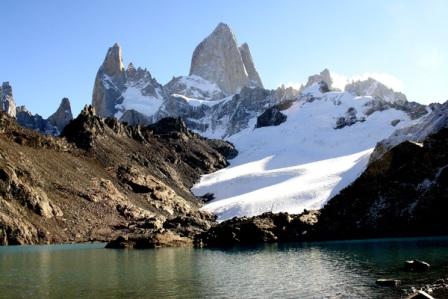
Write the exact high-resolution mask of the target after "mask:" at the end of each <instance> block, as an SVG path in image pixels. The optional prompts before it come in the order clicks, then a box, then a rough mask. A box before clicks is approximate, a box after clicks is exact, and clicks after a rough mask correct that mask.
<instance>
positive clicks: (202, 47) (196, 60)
mask: <svg viewBox="0 0 448 299" xmlns="http://www.w3.org/2000/svg"><path fill="white" fill-rule="evenodd" d="M241 49H242V52H243V53H241V50H240V48H239V47H238V43H237V40H236V37H235V35H234V34H233V32H232V30H231V29H230V27H229V26H228V25H227V24H224V23H219V24H218V26H217V27H216V28H215V30H213V32H212V33H211V34H210V35H209V36H208V37H206V38H205V39H204V40H203V41H202V42H201V43H200V44H199V45H198V46H197V47H196V49H195V50H194V52H193V57H192V59H191V68H190V75H196V76H199V77H202V78H204V79H206V80H208V81H210V82H212V83H215V84H216V85H218V87H219V88H220V89H221V90H222V91H223V92H224V93H225V94H227V95H230V94H234V93H237V92H239V91H240V90H241V88H243V87H244V86H246V85H248V83H251V81H254V82H257V84H256V85H258V86H260V85H261V80H259V77H258V74H257V73H256V70H255V66H254V64H253V61H252V57H251V55H250V51H249V50H248V49H249V47H248V46H247V45H246V46H245V45H243V46H242V48H241ZM246 65H247V67H246ZM257 77H258V78H257Z"/></svg>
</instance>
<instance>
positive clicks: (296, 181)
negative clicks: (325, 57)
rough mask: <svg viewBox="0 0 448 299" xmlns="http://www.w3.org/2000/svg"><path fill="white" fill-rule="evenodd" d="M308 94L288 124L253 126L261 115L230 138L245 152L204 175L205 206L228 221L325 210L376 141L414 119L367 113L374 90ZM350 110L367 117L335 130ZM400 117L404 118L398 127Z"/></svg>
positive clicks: (198, 190) (197, 189)
mask: <svg viewBox="0 0 448 299" xmlns="http://www.w3.org/2000/svg"><path fill="white" fill-rule="evenodd" d="M308 93H309V94H310V95H312V96H314V97H315V98H314V99H313V100H311V101H310V100H309V98H308V100H299V101H298V102H296V103H295V104H294V105H293V106H292V107H290V108H289V109H288V110H286V111H283V113H284V114H286V115H287V121H286V122H285V123H283V124H281V125H279V126H273V127H264V128H258V129H253V128H254V125H255V119H254V120H253V121H252V123H253V125H251V128H250V129H246V130H244V131H241V132H240V133H237V134H236V135H233V136H231V137H230V138H229V139H228V141H230V142H232V143H233V144H234V145H235V146H236V148H237V150H238V151H239V155H238V156H237V157H236V158H235V159H233V160H231V161H230V166H229V167H227V168H225V169H222V170H220V171H217V172H215V173H212V174H208V175H205V176H203V177H202V178H201V180H200V181H199V182H198V183H197V184H196V185H195V186H194V187H193V189H192V191H193V192H194V193H195V194H196V195H198V196H200V195H204V194H205V193H213V194H214V195H215V199H214V200H213V201H211V202H210V203H208V204H206V205H205V206H204V207H203V209H204V210H206V211H209V212H212V213H214V214H216V215H217V216H218V220H220V221H221V220H226V219H229V218H232V217H235V216H254V215H259V214H261V213H264V212H269V211H272V212H289V213H300V212H302V211H303V210H304V209H314V208H320V207H322V206H323V205H324V204H325V203H326V202H327V201H328V200H329V199H330V198H331V197H333V196H334V195H336V194H337V193H338V192H339V191H340V190H342V189H343V188H344V187H346V186H348V185H349V184H350V183H351V182H353V181H354V180H355V179H356V178H357V177H358V176H359V175H360V174H361V173H362V171H363V170H364V169H365V167H366V165H367V162H368V159H369V156H370V154H371V152H372V150H373V148H374V146H375V144H376V143H377V142H379V141H380V140H382V139H384V138H387V137H388V136H389V135H391V134H392V132H393V131H395V130H396V129H398V128H403V127H405V126H408V125H410V124H412V123H413V122H412V121H411V120H410V118H409V116H408V115H407V114H406V113H404V112H402V111H399V110H395V109H388V110H384V111H381V112H374V113H373V114H371V115H369V116H367V115H365V114H364V113H363V112H364V111H366V110H367V107H366V106H365V104H366V103H367V102H369V101H371V100H372V98H371V97H368V96H366V97H355V96H353V95H351V94H349V93H346V92H328V93H324V94H321V93H320V92H319V91H318V90H317V89H316V86H313V87H310V89H309V90H308ZM349 108H355V109H356V111H357V117H358V118H361V117H365V118H366V120H365V121H364V122H357V123H355V124H353V125H351V126H346V127H344V128H342V129H334V127H335V124H336V120H337V118H339V117H341V116H344V115H345V114H346V112H347V110H348V109H349ZM394 120H400V122H399V123H398V125H396V126H395V127H394V126H392V125H391V122H392V121H394Z"/></svg>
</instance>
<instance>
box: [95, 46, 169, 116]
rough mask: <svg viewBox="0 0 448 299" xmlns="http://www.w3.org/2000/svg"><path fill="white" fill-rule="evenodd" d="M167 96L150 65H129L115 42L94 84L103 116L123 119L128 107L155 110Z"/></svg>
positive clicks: (99, 108)
mask: <svg viewBox="0 0 448 299" xmlns="http://www.w3.org/2000/svg"><path fill="white" fill-rule="evenodd" d="M162 99H163V90H162V86H161V85H160V84H159V83H158V82H157V81H156V80H155V79H154V78H152V77H151V74H150V73H149V71H147V70H146V69H142V68H140V67H138V68H135V66H134V65H133V64H132V63H130V64H129V65H128V67H127V69H125V67H124V65H123V59H122V51H121V48H120V46H119V45H118V44H114V45H113V46H112V47H111V48H109V50H108V51H107V54H106V57H105V59H104V62H103V64H102V65H101V66H100V68H99V69H98V72H97V75H96V78H95V85H94V87H93V95H92V105H93V106H94V107H95V109H96V111H97V113H98V115H99V116H101V117H109V116H115V117H116V118H117V119H120V118H121V116H122V115H123V114H124V113H125V112H126V110H131V109H134V110H137V111H139V112H141V113H143V114H145V115H147V116H150V115H152V114H154V113H155V112H156V111H157V109H158V107H159V106H160V105H161V102H162Z"/></svg>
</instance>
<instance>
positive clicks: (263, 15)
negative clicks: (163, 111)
mask: <svg viewBox="0 0 448 299" xmlns="http://www.w3.org/2000/svg"><path fill="white" fill-rule="evenodd" d="M1 10H2V12H1V17H0V28H1V44H0V57H1V63H0V81H10V82H11V84H12V86H13V90H14V95H15V99H16V101H17V102H18V104H19V105H26V106H27V107H28V108H29V109H30V110H31V111H32V112H34V113H39V114H41V115H43V116H48V115H49V114H51V113H52V112H53V111H54V110H55V109H56V108H57V105H58V104H59V101H60V100H61V98H62V97H69V98H70V99H71V101H72V108H73V110H74V113H75V114H77V113H78V112H79V110H80V109H81V108H82V106H83V105H85V104H87V103H90V102H91V93H92V88H93V82H94V78H95V74H96V71H97V69H98V67H99V65H100V64H101V62H102V61H103V59H104V55H105V53H106V50H107V48H108V47H109V46H111V45H112V44H113V43H114V42H119V43H120V45H121V46H122V48H123V56H124V62H125V64H127V63H129V62H133V63H134V64H135V65H136V66H142V67H147V68H148V70H150V72H151V73H152V75H153V76H154V77H155V78H156V79H157V80H158V81H159V82H160V83H162V84H164V83H166V82H167V81H168V80H169V79H171V77H172V76H173V75H186V74H188V71H189V66H190V59H191V54H192V52H193V50H194V48H195V46H196V45H197V44H198V43H199V42H200V41H201V40H202V39H203V38H204V37H205V36H207V35H208V34H209V33H210V32H211V31H212V30H213V29H214V27H215V26H216V25H217V24H218V23H219V22H221V21H222V22H225V23H228V24H229V25H230V26H231V28H232V29H233V31H234V32H235V34H236V36H237V39H238V41H239V42H240V43H242V42H248V44H249V46H250V48H251V51H252V55H253V57H254V60H255V64H256V66H257V68H258V71H259V73H260V75H261V77H262V80H263V82H264V84H265V86H266V87H268V88H275V87H277V86H279V85H280V84H282V83H287V84H297V83H300V82H303V81H304V80H306V78H307V76H308V75H311V74H314V73H317V72H319V71H321V70H322V69H323V68H325V67H327V68H329V69H330V70H331V71H334V72H336V73H338V74H340V75H345V76H349V77H351V76H360V75H363V74H376V76H378V77H382V78H386V79H385V80H386V81H387V80H389V81H390V82H392V83H394V86H398V87H399V88H400V89H402V91H403V92H405V93H406V94H407V95H408V98H410V99H412V100H417V101H420V102H431V101H444V100H447V99H448V17H447V15H448V1H443V0H440V1H429V0H427V1H418V0H413V1H408V0H401V1H393V0H374V1H373V0H372V1H368V0H365V1H356V0H353V1H344V0H338V1H336V0H334V1H298V0H290V1H288V0H276V1H273V0H272V1H263V0H245V1H241V0H234V1H211V0H203V1H201V0H190V1H186V0H178V1H174V0H173V1H169V0H163V1H162V0H161V1H155V0H154V1H149V0H148V1H131V0H130V1H115V0H107V1H106V0H104V1H100V0H96V1H93V0H76V1H68V0H67V1H56V0H54V1H49V0H48V1H44V0H42V1H34V0H28V1H24V0H23V1H22V0H2V1H1ZM396 78H398V79H396Z"/></svg>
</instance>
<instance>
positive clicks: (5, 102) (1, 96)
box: [0, 82, 16, 117]
mask: <svg viewBox="0 0 448 299" xmlns="http://www.w3.org/2000/svg"><path fill="white" fill-rule="evenodd" d="M0 104H1V111H3V112H6V113H7V114H8V115H10V116H12V117H15V116H16V102H15V101H14V97H13V95H12V87H11V85H10V84H9V82H3V84H2V86H1V87H0Z"/></svg>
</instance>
